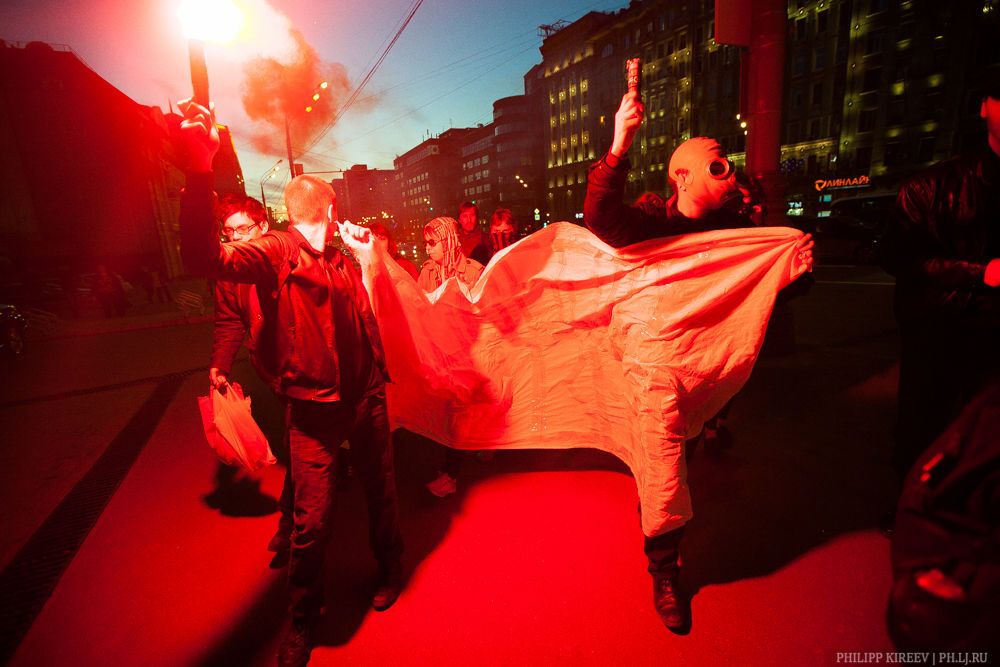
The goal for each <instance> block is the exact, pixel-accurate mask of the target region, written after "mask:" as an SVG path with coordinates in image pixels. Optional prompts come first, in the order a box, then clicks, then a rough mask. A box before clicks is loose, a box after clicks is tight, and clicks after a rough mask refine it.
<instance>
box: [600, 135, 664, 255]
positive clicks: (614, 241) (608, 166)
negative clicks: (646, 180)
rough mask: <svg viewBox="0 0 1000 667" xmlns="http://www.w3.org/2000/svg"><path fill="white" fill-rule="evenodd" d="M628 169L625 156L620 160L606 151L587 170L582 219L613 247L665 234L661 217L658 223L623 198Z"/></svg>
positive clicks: (620, 246)
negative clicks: (626, 202) (629, 204)
mask: <svg viewBox="0 0 1000 667" xmlns="http://www.w3.org/2000/svg"><path fill="white" fill-rule="evenodd" d="M628 170H629V163H628V159H626V158H622V159H620V160H619V159H617V158H616V157H615V156H614V155H611V154H610V153H607V154H605V155H604V157H602V158H601V159H600V160H598V161H597V162H595V163H594V164H592V165H591V166H590V172H589V173H588V174H587V195H586V197H585V198H584V200H583V223H584V224H585V225H586V226H587V229H589V230H590V231H592V232H593V233H594V234H595V235H596V236H597V237H598V238H599V239H601V240H602V241H604V242H605V243H607V244H608V245H610V246H612V247H614V248H622V247H625V246H627V245H631V244H633V243H638V242H639V241H646V240H649V239H651V238H655V237H657V236H666V234H664V233H663V231H664V230H663V227H662V221H660V222H659V224H658V223H657V221H656V220H655V218H653V217H652V216H650V215H648V214H647V213H646V212H645V211H642V210H641V209H638V208H634V207H632V206H627V205H626V204H625V203H624V202H623V198H624V196H625V180H626V178H628Z"/></svg>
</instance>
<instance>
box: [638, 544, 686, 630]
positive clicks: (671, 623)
mask: <svg viewBox="0 0 1000 667" xmlns="http://www.w3.org/2000/svg"><path fill="white" fill-rule="evenodd" d="M683 534H684V528H683V527H681V528H677V529H674V530H672V531H670V532H667V533H664V534H662V535H657V536H656V537H647V538H646V539H645V543H644V545H643V550H644V551H645V552H646V557H647V558H648V559H649V574H650V575H652V577H653V606H654V607H655V608H656V613H657V614H659V615H660V620H661V621H662V622H663V625H665V626H667V629H668V630H670V631H671V632H673V633H676V634H687V633H688V631H690V629H691V601H690V600H689V599H688V596H687V595H686V594H685V593H684V591H683V590H681V588H680V542H681V537H682V536H683Z"/></svg>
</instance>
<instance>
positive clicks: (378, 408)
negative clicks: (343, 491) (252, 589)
mask: <svg viewBox="0 0 1000 667" xmlns="http://www.w3.org/2000/svg"><path fill="white" fill-rule="evenodd" d="M287 423H288V441H289V448H290V451H291V471H292V473H291V474H292V485H293V487H294V528H293V530H292V548H291V559H290V561H289V565H288V589H289V597H290V600H291V612H292V617H293V618H296V619H305V618H307V617H309V616H312V615H314V614H316V613H317V612H318V611H319V608H320V606H321V605H322V594H323V576H322V575H323V563H324V561H325V556H326V545H327V543H328V542H329V539H330V534H331V525H330V521H331V519H332V517H333V503H334V499H335V498H336V489H335V484H336V478H337V475H336V471H335V469H334V468H335V464H336V461H337V450H338V448H339V447H340V443H341V442H343V441H344V440H348V441H350V443H351V460H352V462H353V465H354V467H355V469H356V470H357V472H358V476H359V477H360V479H361V483H362V486H363V488H364V492H365V497H366V499H367V501H368V533H369V543H370V546H371V549H372V551H373V552H374V554H375V559H376V560H377V561H378V563H379V566H380V568H389V567H392V566H393V565H394V564H395V563H396V562H397V561H398V560H399V557H400V554H401V553H402V551H403V540H402V537H401V535H400V530H399V501H398V497H397V494H396V476H395V471H394V468H393V462H392V446H391V444H390V440H389V421H388V415H387V414H386V404H385V393H384V391H383V392H380V393H378V394H375V395H370V396H367V397H365V398H362V399H360V400H357V401H341V402H334V403H317V402H313V401H299V400H294V399H292V400H289V402H288V422H287Z"/></svg>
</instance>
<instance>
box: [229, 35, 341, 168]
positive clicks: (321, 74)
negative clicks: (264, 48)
mask: <svg viewBox="0 0 1000 667" xmlns="http://www.w3.org/2000/svg"><path fill="white" fill-rule="evenodd" d="M289 33H290V36H291V38H292V40H293V43H294V49H293V52H292V54H291V56H290V57H289V62H282V61H279V60H278V59H277V58H275V57H273V56H258V57H255V58H253V59H252V60H250V61H248V62H247V63H246V65H245V66H244V69H243V72H244V79H243V88H242V96H243V108H244V110H245V111H246V113H247V115H248V116H249V117H250V119H251V120H253V121H255V123H256V124H257V125H256V127H255V128H254V130H253V135H252V136H251V141H252V143H253V145H254V148H256V149H257V150H258V151H260V152H262V153H269V154H272V155H283V154H284V152H285V141H284V139H285V120H286V117H287V120H288V124H289V128H290V130H291V137H292V152H293V154H295V155H296V156H298V155H299V154H300V153H301V151H302V150H303V149H304V148H305V147H306V146H307V145H308V143H309V142H310V141H312V140H313V139H314V138H315V137H316V136H317V135H318V134H319V133H320V132H322V131H323V130H324V129H326V127H327V126H328V125H329V124H330V122H331V121H332V120H333V118H334V116H335V115H336V114H337V111H338V110H339V109H340V107H341V106H342V105H343V103H344V101H345V100H346V99H347V97H348V96H349V95H350V92H351V84H350V81H349V80H348V78H347V69H346V68H345V67H344V66H343V65H341V64H340V63H328V62H324V61H323V60H322V59H321V58H320V57H319V54H318V53H317V52H316V49H314V48H313V47H312V46H311V45H310V44H309V43H308V42H306V40H305V38H304V37H303V36H302V33H300V32H299V31H298V30H296V29H294V28H289ZM323 81H326V82H327V84H328V86H327V88H326V89H324V90H320V89H319V85H320V83H322V82H323ZM314 93H319V99H318V100H313V94H314ZM310 106H311V107H312V111H311V112H307V111H306V107H310Z"/></svg>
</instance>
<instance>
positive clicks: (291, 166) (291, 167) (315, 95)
mask: <svg viewBox="0 0 1000 667" xmlns="http://www.w3.org/2000/svg"><path fill="white" fill-rule="evenodd" d="M329 85H330V84H329V82H327V81H323V82H321V83H320V84H319V85H318V86H316V87H315V88H313V91H312V100H311V101H310V102H309V104H308V106H306V113H312V111H313V104H315V103H316V102H318V101H319V97H320V93H321V92H322V91H324V90H326V89H327V88H328V87H329ZM285 149H286V150H287V152H288V173H289V174H290V175H291V177H292V178H295V158H294V156H293V155H292V132H291V129H290V128H289V125H288V112H287V111H286V112H285Z"/></svg>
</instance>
